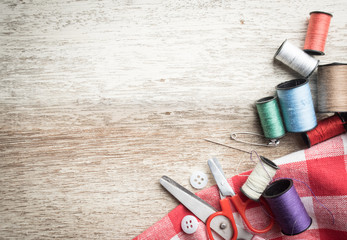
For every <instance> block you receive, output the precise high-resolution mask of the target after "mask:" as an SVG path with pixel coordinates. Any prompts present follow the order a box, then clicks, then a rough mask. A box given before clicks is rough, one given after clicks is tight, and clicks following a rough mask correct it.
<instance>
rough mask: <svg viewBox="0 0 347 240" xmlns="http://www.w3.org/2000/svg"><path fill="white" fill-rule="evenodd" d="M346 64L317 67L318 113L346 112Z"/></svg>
mask: <svg viewBox="0 0 347 240" xmlns="http://www.w3.org/2000/svg"><path fill="white" fill-rule="evenodd" d="M346 80H347V64H346V63H331V64H326V65H321V66H319V67H318V78H317V101H318V111H319V112H347V81H346Z"/></svg>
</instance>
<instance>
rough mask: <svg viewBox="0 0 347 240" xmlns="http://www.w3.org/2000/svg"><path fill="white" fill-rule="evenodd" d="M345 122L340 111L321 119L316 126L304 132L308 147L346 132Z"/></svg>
mask: <svg viewBox="0 0 347 240" xmlns="http://www.w3.org/2000/svg"><path fill="white" fill-rule="evenodd" d="M344 124H345V122H344V119H343V118H342V116H341V115H340V114H338V113H336V114H335V115H333V116H331V117H328V118H325V119H323V120H320V121H319V122H318V125H317V127H316V128H314V129H312V130H311V131H308V132H306V133H303V134H302V137H303V139H304V142H305V143H306V144H307V145H308V147H312V146H313V145H316V144H317V143H321V142H323V141H325V140H327V139H329V138H332V137H335V136H337V135H340V134H342V133H345V132H346V128H345V126H344Z"/></svg>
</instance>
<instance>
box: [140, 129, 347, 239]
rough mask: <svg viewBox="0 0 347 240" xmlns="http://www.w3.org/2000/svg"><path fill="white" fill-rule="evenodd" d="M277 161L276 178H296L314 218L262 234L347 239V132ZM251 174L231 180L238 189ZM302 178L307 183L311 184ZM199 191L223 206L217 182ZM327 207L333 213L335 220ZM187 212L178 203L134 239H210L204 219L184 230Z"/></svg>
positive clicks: (305, 203) (270, 237) (252, 217)
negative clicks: (306, 224) (299, 226)
mask: <svg viewBox="0 0 347 240" xmlns="http://www.w3.org/2000/svg"><path fill="white" fill-rule="evenodd" d="M274 162H275V163H276V164H278V165H279V166H280V170H278V171H277V173H276V175H275V179H276V178H292V179H295V180H297V181H295V180H294V185H295V188H296V190H297V192H298V194H299V196H300V198H301V200H302V202H303V203H304V205H305V208H306V210H307V212H308V214H309V215H310V216H311V218H312V220H313V222H312V225H311V227H310V228H309V229H308V230H306V231H305V232H303V233H301V234H298V235H296V236H284V235H283V234H282V233H281V231H280V228H279V226H278V225H275V226H274V227H273V228H272V229H271V230H270V231H269V232H268V233H265V234H262V235H260V236H262V237H264V238H266V239H276V240H280V239H281V240H282V239H283V240H285V239H291V240H294V239H306V240H310V239H312V240H313V239H314V240H316V239H323V240H324V239H331V240H340V239H347V134H343V135H340V136H337V137H335V138H332V139H330V140H328V141H325V142H323V143H320V144H318V145H316V146H313V147H311V148H309V149H306V150H301V151H298V152H295V153H292V154H289V155H286V156H284V157H281V158H279V159H276V160H274ZM249 174H250V171H248V172H245V173H243V174H240V175H237V176H234V177H232V178H230V179H229V180H228V181H229V183H230V184H231V186H232V187H233V188H234V189H235V190H239V189H240V187H241V186H242V184H243V183H244V182H245V181H246V179H247V176H241V175H249ZM301 182H304V183H306V184H307V185H308V186H309V187H307V186H306V185H305V184H303V183H301ZM310 189H311V190H312V192H313V193H314V195H315V196H313V194H312V192H311V191H310ZM163 191H164V190H163ZM197 195H198V196H199V197H201V198H202V199H204V200H206V201H207V202H208V203H210V204H211V205H212V206H214V207H215V208H216V209H219V210H220V207H219V194H218V190H217V187H216V186H214V187H211V188H208V189H205V190H203V191H200V192H199V193H197ZM257 208H260V207H259V206H255V207H253V208H252V209H250V210H248V211H252V214H248V215H250V216H249V218H250V220H251V221H252V219H253V220H254V221H257V219H259V216H258V213H261V212H262V211H261V210H260V211H259V209H257ZM326 208H327V209H329V210H330V211H331V213H332V214H333V217H334V222H333V218H332V216H331V214H330V213H329V211H328V210H327V209H326ZM187 214H191V213H190V212H189V211H188V210H187V209H186V208H185V207H183V206H182V205H179V206H178V207H176V208H175V209H174V210H172V211H171V212H170V213H169V214H168V215H166V216H165V217H164V218H162V219H161V220H160V221H158V222H157V223H155V224H154V225H153V226H151V227H150V228H148V229H147V230H146V231H144V232H143V233H142V234H140V235H139V236H137V237H135V238H134V240H144V239H146V240H147V239H158V240H165V239H172V240H188V239H189V240H192V239H198V240H204V239H208V237H207V234H206V228H205V224H204V223H202V222H199V227H198V230H197V231H196V232H195V233H194V234H192V235H188V234H185V233H184V232H182V231H181V220H182V218H183V217H184V216H185V215H187ZM237 215H238V214H237V213H236V214H235V217H238V216H237ZM245 228H246V226H245Z"/></svg>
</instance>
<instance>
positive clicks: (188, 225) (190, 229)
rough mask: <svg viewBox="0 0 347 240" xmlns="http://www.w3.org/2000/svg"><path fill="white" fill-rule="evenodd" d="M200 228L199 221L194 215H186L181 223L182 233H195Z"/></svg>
mask: <svg viewBox="0 0 347 240" xmlns="http://www.w3.org/2000/svg"><path fill="white" fill-rule="evenodd" d="M198 227H199V223H198V220H197V219H196V217H194V216H193V215H186V216H185V217H184V218H183V219H182V221H181V228H182V231H183V232H185V233H187V234H193V233H195V232H196V230H197V229H198Z"/></svg>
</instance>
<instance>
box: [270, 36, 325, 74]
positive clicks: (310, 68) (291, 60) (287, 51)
mask: <svg viewBox="0 0 347 240" xmlns="http://www.w3.org/2000/svg"><path fill="white" fill-rule="evenodd" d="M275 59H277V60H278V61H280V62H282V63H284V64H285V65H287V66H288V67H290V68H291V69H293V70H294V71H296V72H297V73H299V74H300V75H301V76H303V77H305V78H308V77H309V76H310V75H311V74H312V73H313V72H314V70H315V69H316V68H317V66H318V63H319V61H318V60H317V59H314V58H313V57H311V56H310V55H308V54H307V53H305V52H304V51H303V50H301V49H300V48H298V47H296V46H294V45H293V44H291V43H290V42H289V41H287V40H285V41H284V42H283V43H282V45H281V46H280V47H279V48H278V50H277V51H276V53H275Z"/></svg>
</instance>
